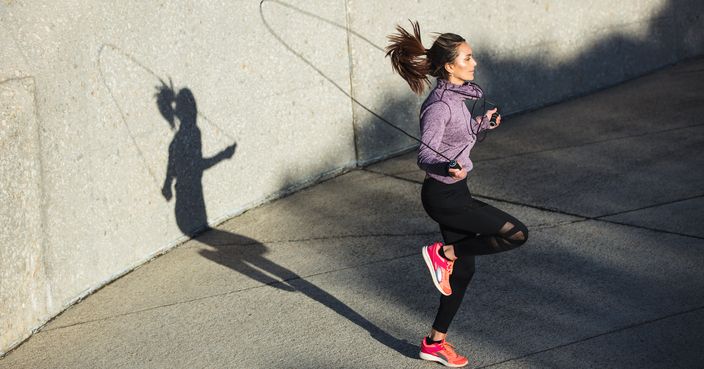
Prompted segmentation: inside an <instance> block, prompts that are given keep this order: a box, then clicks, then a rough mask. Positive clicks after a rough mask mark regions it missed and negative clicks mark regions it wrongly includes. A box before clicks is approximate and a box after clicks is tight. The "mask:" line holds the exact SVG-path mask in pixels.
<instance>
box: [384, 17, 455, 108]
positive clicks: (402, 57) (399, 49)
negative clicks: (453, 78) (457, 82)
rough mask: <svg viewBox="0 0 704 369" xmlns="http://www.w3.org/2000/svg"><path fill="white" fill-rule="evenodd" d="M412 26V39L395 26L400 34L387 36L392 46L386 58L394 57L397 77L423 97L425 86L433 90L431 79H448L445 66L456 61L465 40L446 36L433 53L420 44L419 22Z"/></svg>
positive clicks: (434, 47) (439, 40) (440, 37)
mask: <svg viewBox="0 0 704 369" xmlns="http://www.w3.org/2000/svg"><path fill="white" fill-rule="evenodd" d="M409 22H411V25H412V26H413V35H411V34H410V33H408V31H406V30H405V29H403V27H401V26H400V25H396V31H398V33H396V34H391V35H389V36H387V38H388V39H389V42H390V44H389V45H388V46H386V56H389V57H391V66H392V67H393V69H394V70H395V71H396V73H398V74H399V75H400V76H401V77H402V78H403V79H405V80H406V82H408V85H409V86H411V90H413V92H415V93H417V94H419V95H420V94H421V93H422V92H423V89H424V87H425V86H426V85H427V86H430V80H429V79H428V75H431V76H433V77H436V78H441V79H447V78H448V77H449V76H448V73H447V70H445V64H446V63H451V62H452V61H454V60H455V58H456V57H457V46H459V45H460V44H461V43H463V42H465V39H464V38H462V37H461V36H459V35H456V34H454V33H443V34H441V35H439V36H438V38H436V39H435V42H433V46H432V47H431V48H430V49H426V48H425V47H423V43H422V42H421V40H420V26H419V25H418V22H413V21H411V20H409Z"/></svg>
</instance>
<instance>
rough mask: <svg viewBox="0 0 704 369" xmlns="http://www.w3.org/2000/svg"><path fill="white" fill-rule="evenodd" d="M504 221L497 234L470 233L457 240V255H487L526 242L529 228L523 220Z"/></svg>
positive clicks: (513, 247) (455, 243)
mask: <svg viewBox="0 0 704 369" xmlns="http://www.w3.org/2000/svg"><path fill="white" fill-rule="evenodd" d="M514 222H515V223H516V224H514V223H512V222H510V221H508V222H506V223H504V225H503V226H502V227H501V229H500V230H499V232H498V233H497V234H486V235H481V234H480V235H469V236H466V237H464V238H462V239H461V240H459V241H455V242H454V243H453V245H454V246H455V255H457V257H458V258H459V257H463V256H469V255H487V254H495V253H497V252H503V251H508V250H511V249H515V248H516V247H519V246H521V245H523V244H524V243H526V240H527V239H528V228H527V227H526V226H525V225H524V224H523V223H521V222H519V221H517V220H514Z"/></svg>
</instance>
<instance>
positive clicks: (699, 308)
mask: <svg viewBox="0 0 704 369" xmlns="http://www.w3.org/2000/svg"><path fill="white" fill-rule="evenodd" d="M702 309H704V306H699V307H695V308H692V309H689V310H684V311H679V312H676V313H672V314H668V315H664V316H661V317H658V318H654V319H649V320H645V321H641V322H638V323H633V324H629V325H626V326H623V327H620V328H616V329H612V330H609V331H606V332H602V333H599V334H596V335H593V336H589V337H585V338H581V339H578V340H574V341H570V342H566V343H563V344H560V345H557V346H553V347H548V348H546V349H542V350H538V351H533V352H530V353H527V354H525V355H521V356H516V357H512V358H510V359H506V360H502V361H499V362H496V363H491V364H488V365H484V366H480V367H478V368H476V369H484V368H491V367H493V366H497V365H500V364H505V363H509V362H511V361H516V360H521V359H525V358H528V357H531V356H534V355H538V354H542V353H544V352H549V351H553V350H557V349H561V348H565V347H569V346H572V345H576V344H579V343H583V342H586V341H589V340H593V339H595V338H599V337H603V336H607V335H609V334H613V333H619V332H623V331H626V330H629V329H632V328H637V327H641V326H644V325H647V324H651V323H655V322H658V321H661V320H665V319H670V318H674V317H677V316H680V315H685V314H689V313H693V312H696V311H698V310H702Z"/></svg>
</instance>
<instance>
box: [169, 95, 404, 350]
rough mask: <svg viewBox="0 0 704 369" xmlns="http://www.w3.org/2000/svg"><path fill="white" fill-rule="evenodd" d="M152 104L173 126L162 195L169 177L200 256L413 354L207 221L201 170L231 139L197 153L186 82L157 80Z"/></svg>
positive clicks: (226, 153)
mask: <svg viewBox="0 0 704 369" xmlns="http://www.w3.org/2000/svg"><path fill="white" fill-rule="evenodd" d="M157 106H158V108H159V111H160V112H161V114H162V116H163V117H164V119H166V121H167V122H168V123H169V126H170V127H171V129H172V130H175V131H176V132H175V135H174V138H173V140H172V141H171V144H170V145H169V161H168V166H167V170H166V178H165V180H164V186H163V187H162V195H163V196H164V198H165V199H166V200H167V201H170V200H171V198H172V196H173V193H172V190H171V187H172V184H173V182H175V185H174V188H175V190H176V191H175V192H176V194H175V197H176V205H175V213H176V224H177V225H178V227H179V229H180V230H181V232H183V234H185V235H188V236H191V237H195V236H198V237H197V240H198V241H200V242H202V243H204V244H206V245H208V246H211V247H212V250H201V251H200V254H201V255H202V256H204V257H206V258H208V259H209V260H212V261H214V262H216V263H219V264H221V265H224V266H226V267H228V268H230V269H232V270H235V271H237V272H239V273H242V274H243V275H246V276H248V277H250V278H252V279H254V280H255V281H257V282H259V283H262V284H264V285H269V286H271V287H275V288H279V289H281V290H284V291H289V292H296V291H298V292H300V293H302V294H304V295H305V296H307V297H309V298H311V299H313V300H315V301H317V302H319V303H321V304H322V305H324V306H326V307H327V308H329V309H331V310H332V311H334V312H336V313H337V314H338V315H340V316H342V317H344V318H345V319H347V320H349V321H350V322H352V323H354V324H356V325H358V326H359V327H360V328H363V329H364V330H366V331H367V332H369V334H370V335H371V336H372V338H374V339H375V340H377V341H379V342H380V343H381V344H383V345H385V346H387V347H389V348H391V349H393V350H395V351H397V352H399V353H401V354H402V355H405V356H407V357H415V356H416V354H417V351H418V347H417V346H416V345H412V344H410V343H409V342H408V341H405V340H400V339H398V338H396V337H394V336H392V335H390V334H388V333H386V332H385V331H383V330H382V329H381V328H379V327H378V326H376V325H375V324H374V323H372V322H371V321H369V320H368V319H366V318H365V317H363V316H361V315H360V314H358V313H357V312H356V311H354V310H352V309H351V308H350V307H349V306H347V305H345V304H344V303H343V302H342V301H340V300H338V299H337V298H336V297H335V296H333V295H331V294H329V293H327V292H325V291H324V290H323V289H321V288H319V287H317V286H316V285H314V284H312V283H310V282H308V281H307V280H306V279H304V278H303V277H301V276H299V275H298V274H296V273H294V272H293V271H291V270H290V269H288V268H286V267H283V266H281V265H279V264H277V263H274V262H272V261H271V260H268V259H267V258H265V257H263V255H264V254H265V253H266V252H267V248H266V246H264V245H263V244H261V243H260V242H258V241H256V240H254V239H251V238H249V237H245V236H242V235H238V234H234V233H230V232H227V231H223V230H219V229H215V228H210V227H208V222H207V219H208V217H207V212H206V206H205V199H204V196H203V184H202V178H203V173H204V172H205V170H206V169H209V168H211V167H213V166H214V165H216V164H218V163H219V162H220V161H222V160H225V159H230V158H231V157H232V156H233V155H234V152H235V147H236V144H235V143H233V144H232V145H230V146H228V147H227V148H225V149H224V150H222V151H221V152H219V153H218V154H216V155H215V156H213V157H210V158H204V157H203V154H202V142H201V132H200V128H198V125H197V117H198V110H197V106H196V101H195V97H194V96H193V93H192V92H191V91H190V90H189V89H188V88H183V89H181V90H179V92H178V93H176V92H175V91H174V89H173V87H172V86H167V85H166V84H164V83H162V86H159V87H158V93H157ZM177 122H178V127H176V125H177V124H176V123H177ZM263 271H264V272H266V273H264V272H263ZM267 273H268V274H267ZM271 276H273V278H272V277H271Z"/></svg>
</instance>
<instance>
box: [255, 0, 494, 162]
mask: <svg viewBox="0 0 704 369" xmlns="http://www.w3.org/2000/svg"><path fill="white" fill-rule="evenodd" d="M267 2H271V3H276V4H278V5H281V6H284V7H287V8H289V9H292V10H294V11H297V12H299V13H302V14H305V15H308V16H310V17H313V18H316V19H318V20H321V21H323V22H325V23H328V24H330V25H333V26H335V27H338V28H342V29H344V30H345V31H347V32H348V33H349V34H352V35H355V36H357V37H359V38H360V39H362V40H364V41H365V42H367V43H368V44H370V45H372V46H373V47H374V48H376V49H377V50H380V51H382V52H384V49H383V48H381V47H379V46H377V45H375V44H374V43H372V42H371V41H369V40H368V39H367V38H365V37H364V36H362V35H360V34H358V33H357V32H354V31H352V30H350V29H349V28H348V27H344V26H341V25H339V24H337V23H335V22H332V21H330V20H328V19H325V18H322V17H320V16H319V15H317V14H313V13H310V12H307V11H305V10H303V9H299V8H297V7H295V6H292V5H290V4H286V3H283V2H281V1H277V0H261V2H260V3H259V14H260V16H261V18H262V22H263V23H264V26H265V27H266V28H267V29H268V30H269V33H271V35H272V36H274V38H276V40H277V41H279V42H280V43H281V44H282V45H283V46H284V47H285V48H286V49H287V50H288V51H290V52H291V53H292V54H294V55H295V56H296V57H298V58H299V59H300V60H302V61H303V62H304V63H306V64H307V65H308V66H309V67H311V68H312V69H313V70H315V71H316V72H317V73H318V74H319V75H320V76H321V77H323V78H324V79H326V80H327V81H328V82H330V83H331V84H332V85H333V86H335V87H336V88H337V89H338V90H340V92H342V93H343V94H344V95H345V96H347V97H349V98H350V100H352V102H354V103H355V104H357V105H358V106H359V107H361V108H362V109H364V110H366V111H367V112H369V114H371V115H373V116H374V117H376V118H378V119H379V120H381V121H382V122H384V123H386V124H387V125H389V126H390V127H392V128H394V129H396V130H398V131H399V132H401V133H403V134H404V135H406V136H408V137H410V138H411V139H413V140H415V141H417V142H418V143H420V144H421V145H423V146H425V147H427V148H428V149H430V150H431V151H432V152H434V153H436V154H438V155H439V156H440V157H442V158H444V159H445V160H447V161H448V169H457V170H461V169H462V167H461V166H460V164H459V163H457V161H456V159H457V158H458V157H459V155H460V154H462V153H463V152H464V150H465V149H467V147H468V146H469V145H467V146H465V147H464V148H463V149H462V150H461V151H460V152H459V154H457V156H455V157H454V158H452V159H450V158H448V157H447V156H445V155H443V154H442V153H441V152H438V151H437V150H435V149H434V148H432V147H431V146H429V145H428V144H426V143H425V142H423V141H422V140H421V139H419V138H417V137H416V136H414V135H412V134H410V133H408V132H406V131H405V130H404V129H402V128H400V127H399V126H397V125H396V124H393V123H391V122H390V121H389V120H387V119H386V118H384V117H382V116H381V115H379V114H377V113H375V112H374V111H373V110H371V109H369V108H368V107H367V106H365V105H364V104H362V103H361V102H360V101H359V100H357V99H355V98H354V96H352V95H351V94H350V93H348V92H347V91H345V89H343V88H342V86H340V85H339V84H337V82H335V81H334V80H332V78H330V77H328V76H326V75H325V73H323V71H321V70H320V69H319V68H318V67H316V66H315V65H314V64H313V63H312V62H311V61H309V60H308V59H307V58H306V57H305V56H303V55H302V54H301V53H299V52H297V51H296V50H295V49H293V48H292V47H291V46H290V45H289V44H287V43H286V41H284V40H283V39H282V38H281V36H279V35H278V34H277V33H276V32H275V31H274V29H273V28H272V27H271V25H270V24H269V22H267V20H266V18H265V17H264V8H263V5H264V3H267ZM470 84H472V85H474V86H475V87H477V88H479V90H480V91H482V95H483V91H484V90H482V88H481V87H480V86H479V85H477V84H476V83H473V82H470ZM479 100H480V99H473V100H472V101H473V102H472V103H471V104H469V103H468V101H470V100H469V99H468V100H465V105H467V108H468V110H469V111H470V113H471V114H472V116H474V115H475V114H474V113H475V111H476V110H477V109H486V105H487V103H488V104H490V106H494V107H496V108H497V111H496V112H495V113H494V114H493V115H492V116H491V118H490V120H489V126H490V127H494V126H496V118H497V116H498V115H499V114H498V107H499V106H498V105H496V104H495V103H492V102H490V101H488V100H486V99H485V98H481V100H482V103H481V104H480V106H477V102H478V101H479ZM470 105H471V107H470ZM484 111H486V110H484ZM481 115H484V114H481ZM468 124H469V129H470V131H471V133H472V134H473V135H474V136H475V137H476V138H477V141H478V142H481V141H483V139H484V137H485V136H484V137H481V138H480V137H479V133H480V131H481V127H478V128H477V131H476V132H475V131H474V128H472V124H471V122H470V123H468Z"/></svg>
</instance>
